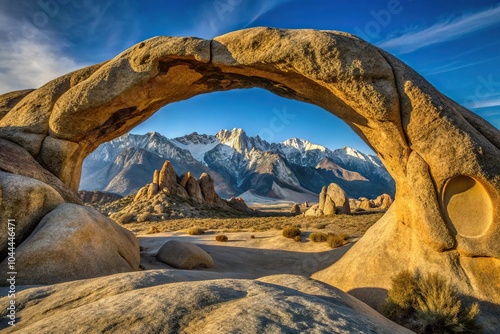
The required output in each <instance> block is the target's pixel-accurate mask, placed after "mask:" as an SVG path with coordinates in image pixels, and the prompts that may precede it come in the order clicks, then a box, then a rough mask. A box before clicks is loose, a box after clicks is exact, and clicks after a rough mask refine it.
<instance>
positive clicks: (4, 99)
mask: <svg viewBox="0 0 500 334" xmlns="http://www.w3.org/2000/svg"><path fill="white" fill-rule="evenodd" d="M32 91H33V89H25V90H17V91H14V92H10V93H7V94H3V95H0V120H1V119H2V118H3V117H4V116H5V115H7V113H8V112H9V111H10V110H11V109H12V108H14V106H15V105H16V104H17V103H18V102H19V101H21V100H22V99H23V98H24V97H25V96H26V95H28V94H29V93H31V92H32Z"/></svg>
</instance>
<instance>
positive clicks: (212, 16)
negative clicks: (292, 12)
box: [182, 0, 290, 38]
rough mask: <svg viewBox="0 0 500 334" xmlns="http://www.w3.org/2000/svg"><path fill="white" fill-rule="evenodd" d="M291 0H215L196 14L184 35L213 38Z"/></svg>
mask: <svg viewBox="0 0 500 334" xmlns="http://www.w3.org/2000/svg"><path fill="white" fill-rule="evenodd" d="M287 1H290V0H255V1H244V0H213V1H209V2H207V4H206V6H204V7H201V9H200V11H199V13H198V15H195V22H196V24H195V25H194V26H193V27H192V28H190V29H188V30H187V31H183V32H182V34H184V35H191V36H197V37H202V38H213V37H216V36H219V35H221V34H224V33H227V32H229V31H232V30H234V29H242V28H246V27H248V26H249V25H251V24H252V23H253V22H255V21H256V20H258V19H259V18H260V17H261V16H262V15H264V14H266V13H267V12H269V11H271V10H273V9H274V8H276V7H277V6H279V5H281V4H283V3H285V2H287Z"/></svg>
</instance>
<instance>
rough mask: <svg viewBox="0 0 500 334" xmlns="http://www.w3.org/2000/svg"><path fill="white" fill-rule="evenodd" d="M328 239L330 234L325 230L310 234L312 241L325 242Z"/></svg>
mask: <svg viewBox="0 0 500 334" xmlns="http://www.w3.org/2000/svg"><path fill="white" fill-rule="evenodd" d="M327 239H328V235H327V234H326V233H323V232H313V233H311V234H310V235H309V240H311V241H312V242H325V241H326V240H327Z"/></svg>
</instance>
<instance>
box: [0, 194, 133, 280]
mask: <svg viewBox="0 0 500 334" xmlns="http://www.w3.org/2000/svg"><path fill="white" fill-rule="evenodd" d="M139 262H140V259H139V241H138V239H137V238H136V237H135V236H134V234H133V233H132V232H130V231H128V230H126V229H125V228H123V227H121V226H119V225H118V224H116V223H115V222H114V221H112V220H111V219H109V218H106V217H104V216H103V215H102V214H100V213H99V212H97V211H95V210H94V209H91V208H87V207H83V206H80V205H75V204H67V203H65V204H61V205H59V206H58V207H57V208H56V209H54V210H52V211H51V212H50V213H49V214H47V215H46V216H45V217H44V218H43V219H42V220H41V222H40V223H39V224H38V226H37V228H36V230H35V231H34V232H33V234H31V235H30V237H29V238H28V239H26V240H25V241H24V242H23V243H22V244H21V245H20V246H18V247H17V249H16V266H17V268H18V273H17V279H16V282H17V283H18V284H24V285H26V284H53V283H58V282H64V281H69V280H77V279H83V278H91V277H98V276H105V275H110V274H114V273H120V272H127V271H133V270H139ZM0 268H1V270H2V273H1V274H0V275H1V276H0V277H2V280H5V273H6V272H7V271H8V270H7V261H3V262H2V263H1V264H0Z"/></svg>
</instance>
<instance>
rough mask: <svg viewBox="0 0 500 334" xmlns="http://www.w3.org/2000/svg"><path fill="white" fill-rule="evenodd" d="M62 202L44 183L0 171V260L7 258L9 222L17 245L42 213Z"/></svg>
mask: <svg viewBox="0 0 500 334" xmlns="http://www.w3.org/2000/svg"><path fill="white" fill-rule="evenodd" d="M63 202H64V200H63V198H62V197H61V195H59V193H57V191H55V190H54V189H53V188H52V187H50V186H48V185H47V184H46V183H43V182H41V181H38V180H35V179H32V178H29V177H26V176H21V175H15V174H10V173H5V172H1V171H0V221H1V222H2V223H1V224H0V235H1V236H2V238H0V259H1V260H3V259H5V257H6V256H7V248H8V238H7V236H8V231H9V230H8V221H9V219H12V220H14V221H12V223H13V224H14V225H15V240H16V245H19V244H21V242H23V241H24V240H25V239H27V238H28V237H29V235H30V234H31V233H32V232H33V230H34V229H35V227H36V226H37V225H38V223H39V222H40V220H41V219H42V218H43V217H44V216H45V215H46V214H48V213H49V212H50V211H52V210H54V209H55V208H56V207H57V206H58V205H59V204H61V203H63Z"/></svg>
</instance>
